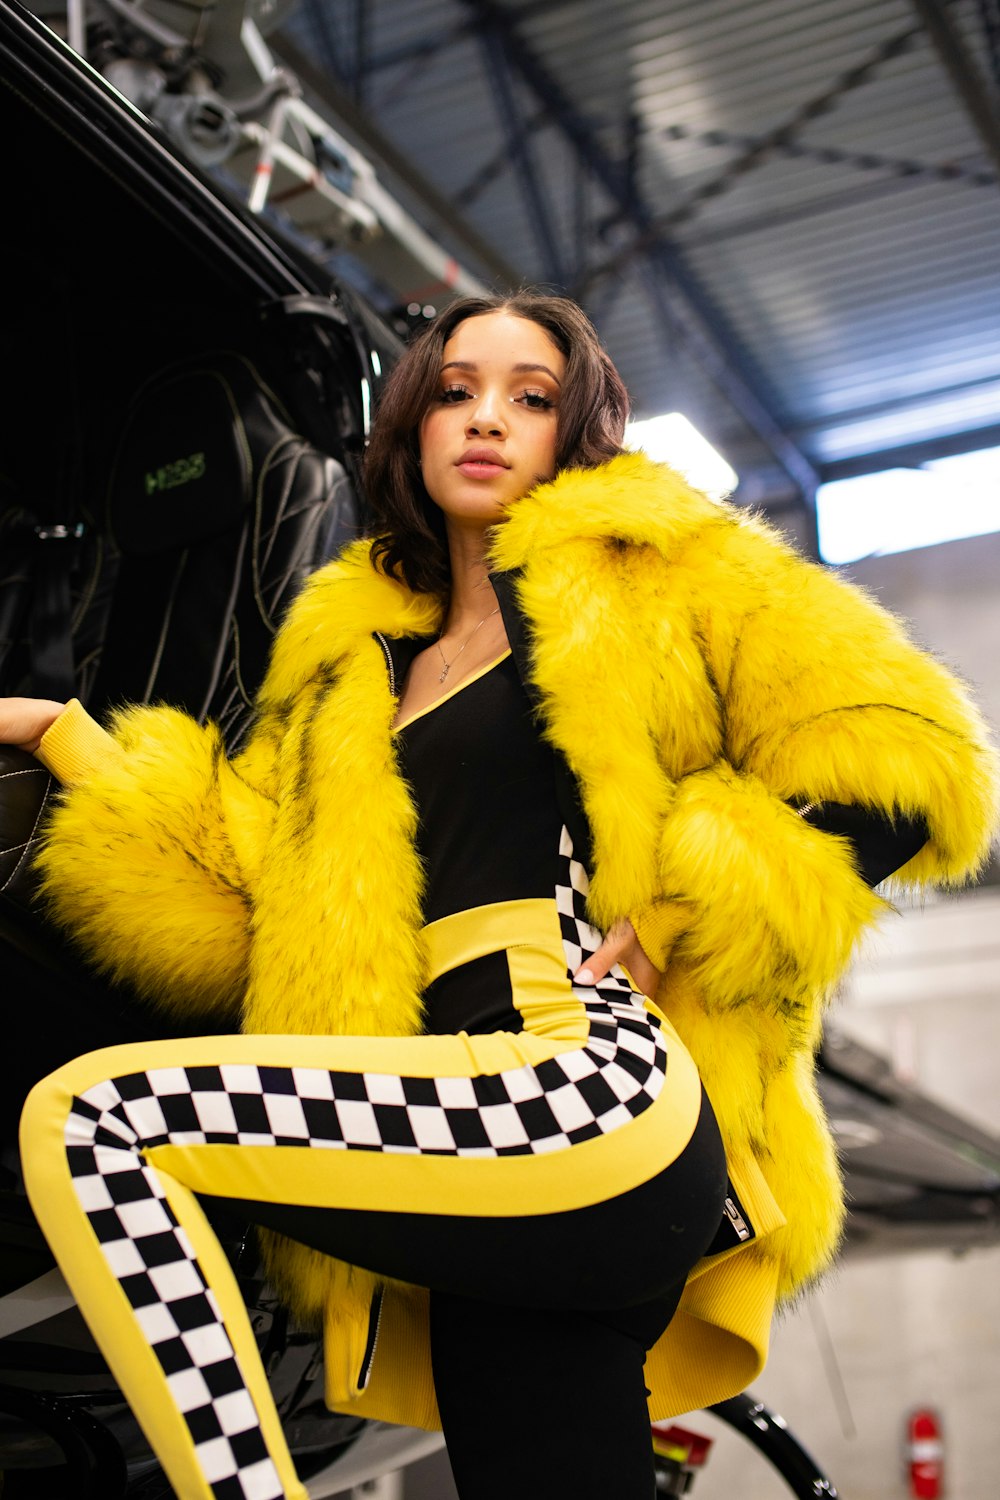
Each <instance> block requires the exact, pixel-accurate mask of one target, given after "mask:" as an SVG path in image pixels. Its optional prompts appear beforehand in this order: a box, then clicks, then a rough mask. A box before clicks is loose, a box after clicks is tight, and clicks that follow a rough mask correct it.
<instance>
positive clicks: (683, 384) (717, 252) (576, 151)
mask: <svg viewBox="0 0 1000 1500" xmlns="http://www.w3.org/2000/svg"><path fill="white" fill-rule="evenodd" d="M997 11H998V7H997V0H952V3H950V4H949V3H947V0H877V3H870V4H864V3H858V0H810V3H809V4H808V5H803V4H802V3H801V0H751V3H735V0H684V3H682V0H674V3H668V4H664V3H662V0H660V3H656V0H618V3H616V4H615V5H614V6H613V7H612V6H611V5H609V4H608V3H607V0H563V3H553V4H549V5H546V6H542V7H538V6H529V5H526V4H523V3H520V0H505V3H502V4H501V3H496V0H374V3H373V0H367V3H365V0H303V4H302V6H301V8H300V9H299V10H298V11H297V12H296V13H295V14H294V15H293V16H292V17H291V18H289V19H288V20H287V21H286V22H285V30H286V32H287V33H288V34H289V36H290V37H291V39H292V40H293V42H296V43H297V44H298V45H299V46H304V47H306V48H307V49H308V50H309V52H310V55H311V56H313V57H316V58H319V59H320V60H321V63H322V66H323V67H324V68H325V69H327V70H328V71H329V73H330V76H331V77H333V78H335V79H336V81H337V85H338V87H340V88H343V87H345V86H346V87H347V88H349V89H351V90H352V91H353V93H354V96H355V98H357V99H358V100H359V102H360V103H361V106H362V108H363V110H364V111H365V112H366V114H367V115H368V117H369V118H370V119H371V121H372V123H373V124H374V125H375V126H376V127H377V129H378V130H379V131H380V132H381V133H382V134H383V135H385V136H387V137H388V138H389V139H390V140H391V141H392V142H393V144H394V145H395V147H396V148H397V149H398V150H399V151H400V152H402V153H404V155H406V156H407V157H408V158H409V159H410V160H412V162H413V163H414V165H415V166H416V168H417V169H418V170H419V172H420V173H422V174H423V175H424V176H425V177H427V178H429V179H430V180H431V182H432V183H433V184H434V186H435V187H436V188H437V189H438V190H439V191H440V192H441V193H442V194H443V195H444V196H445V197H446V198H447V199H448V200H449V201H450V202H452V203H453V204H454V205H455V219H454V226H455V227H456V229H457V226H458V225H460V224H461V223H463V222H464V223H465V224H468V225H470V226H471V227H472V228H474V229H475V231H476V232H477V233H478V234H479V235H480V236H481V237H482V238H483V239H484V240H486V241H487V242H488V243H489V244H490V245H491V246H493V247H495V249H496V251H497V252H498V254H499V255H500V256H502V258H503V259H504V260H505V261H506V262H507V263H508V264H509V265H510V266H512V267H513V268H514V269H515V271H516V274H517V275H518V276H520V277H522V278H523V279H524V280H526V281H540V282H545V283H548V284H555V285H559V286H562V287H564V288H565V289H567V290H569V291H570V292H571V293H573V294H575V295H577V296H578V297H579V298H580V300H581V301H582V302H583V303H584V305H585V306H586V307H587V308H588V310H589V311H590V312H591V314H592V316H594V318H595V321H596V322H597V323H598V327H599V328H600V330H601V332H602V335H603V337H604V338H605V341H606V343H607V344H608V347H609V349H610V350H611V353H612V355H613V356H614V358H615V359H616V361H617V362H618V364H619V366H620V368H621V369H622V372H623V374H624V375H625V377H626V379H627V381H628V383H629V387H630V389H631V391H632V394H633V399H634V401H635V404H636V407H637V409H638V410H639V411H640V412H641V413H642V414H650V413H653V412H656V411H661V410H664V409H666V408H668V407H671V406H681V407H682V408H684V409H686V410H687V411H688V414H689V415H690V416H691V417H692V418H693V419H694V420H695V421H696V422H698V423H699V425H701V426H702V427H703V429H705V430H706V431H707V432H708V433H709V435H710V436H711V437H712V438H713V440H715V441H716V442H718V444H719V446H721V447H722V448H723V450H724V451H726V453H727V456H728V457H730V459H731V461H732V462H733V463H734V464H735V466H736V467H737V468H738V469H739V470H740V471H741V474H742V475H744V476H745V478H746V480H747V485H746V490H747V493H748V495H750V496H751V497H753V498H763V499H765V500H770V501H772V502H773V503H775V504H780V502H781V498H782V495H787V494H789V493H790V492H791V491H792V490H794V489H795V488H796V487H798V488H799V489H801V488H802V474H801V473H799V475H798V485H797V486H796V485H794V484H792V482H791V479H790V477H789V462H788V458H789V449H788V448H784V447H783V443H785V442H787V443H788V444H789V445H790V446H791V445H794V449H795V450H797V451H798V453H799V454H800V455H801V456H802V457H803V459H804V460H805V464H806V466H807V467H806V469H805V472H806V474H808V466H811V467H812V469H813V470H814V471H815V472H816V473H818V474H820V475H822V474H825V473H833V472H840V470H834V469H831V468H830V467H829V466H830V465H834V464H840V465H841V467H843V465H844V464H850V463H853V464H855V465H856V466H860V467H864V466H868V467H875V466H878V463H879V460H878V458H877V456H876V455H877V454H878V453H881V452H883V451H886V450H895V449H898V448H901V447H906V446H908V445H912V444H915V443H920V442H925V441H928V442H930V444H931V447H930V449H928V451H929V452H930V451H934V449H935V446H937V447H944V446H948V445H950V446H951V447H954V446H956V445H959V446H960V445H961V444H962V443H963V442H965V443H966V444H967V445H970V446H971V445H973V444H974V442H975V439H972V438H965V437H963V436H962V435H963V434H966V433H968V432H969V430H970V429H981V432H980V436H981V437H984V438H990V439H991V440H992V441H1000V437H998V436H997V434H996V429H997V427H998V426H1000V196H998V191H997V187H998V167H1000V118H998V113H997V105H998V101H1000V78H998V75H997V58H996V52H995V43H996V34H995V32H994V34H993V42H994V49H993V50H991V46H990V28H989V23H990V22H991V21H995V20H996V19H997ZM942 28H943V40H942V36H941V32H942ZM949 51H952V52H953V53H954V54H955V55H957V56H958V61H959V63H960V64H961V65H962V68H963V69H964V73H963V76H962V77H961V80H960V83H959V82H958V81H956V74H955V73H954V72H953V71H952V72H950V71H949V68H948V66H947V64H948V61H949V58H948V53H949ZM952 63H953V66H954V57H953V58H952ZM974 94H975V96H976V97H972V96H973V95H974ZM977 102H978V105H979V106H980V109H982V107H983V106H984V105H985V108H986V109H987V111H990V110H991V111H992V117H993V121H994V128H993V132H992V135H991V133H990V130H989V127H988V125H986V126H984V125H983V121H982V118H980V120H979V123H978V124H977V121H976V119H975V109H976V105H977ZM411 206H413V207H415V208H416V210H417V212H418V213H419V211H420V210H419V205H416V204H413V203H412V200H411ZM435 229H436V230H438V231H439V232H440V230H441V226H440V222H439V221H438V222H436V223H435ZM444 233H445V235H447V234H448V229H447V227H446V228H445V230H444ZM453 248H454V249H455V251H456V253H457V254H458V256H459V258H460V259H462V260H463V261H464V262H465V263H467V264H470V268H471V269H472V270H478V269H481V268H478V267H477V266H476V265H475V264H474V262H471V261H470V257H469V255H468V253H467V252H465V251H464V249H463V248H462V246H461V242H460V239H459V238H458V237H457V234H456V239H455V243H454V246H453ZM487 279H490V278H488V277H487ZM419 292H420V295H421V296H422V297H423V296H424V295H426V293H427V289H425V288H421V289H419ZM755 402H756V403H758V405H759V408H760V409H759V410H758V409H757V407H755V405H754V403H755ZM791 467H792V468H793V469H794V468H795V465H794V464H792V465H791ZM806 487H807V486H806Z"/></svg>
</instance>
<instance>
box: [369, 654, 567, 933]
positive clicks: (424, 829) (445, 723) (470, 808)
mask: <svg viewBox="0 0 1000 1500" xmlns="http://www.w3.org/2000/svg"><path fill="white" fill-rule="evenodd" d="M396 750H397V755H398V758H399V762H400V769H401V770H402V772H403V775H404V776H405V777H406V779H407V781H408V782H409V784H410V786H411V788H412V790H413V795H414V800H415V802H416V806H417V809H418V812H419V818H420V823H419V829H418V833H417V849H418V852H419V854H420V856H421V859H422V860H423V864H424V871H425V876H426V885H425V894H424V921H425V922H436V921H438V919H439V918H441V917H447V916H450V914H451V913H452V912H456V911H466V910H467V909H468V908H469V907H473V906H486V905H488V904H489V903H491V902H494V901H517V900H520V899H522V898H524V897H528V896H552V895H553V894H554V891H555V884H556V874H557V865H556V861H557V857H558V852H559V834H560V829H561V819H560V816H559V808H558V804H557V801H556V794H555V769H554V755H553V752H552V749H551V747H550V746H549V745H548V744H546V742H545V741H544V740H543V739H542V737H541V735H540V734H539V732H538V728H537V725H536V724H535V722H534V719H533V717H532V713H531V708H530V706H529V704H528V700H527V698H526V696H525V693H524V689H523V688H522V686H521V680H520V677H519V675H518V671H517V667H516V666H515V663H514V659H513V657H512V656H510V655H509V654H508V655H507V656H504V657H503V658H502V659H501V660H500V661H498V662H495V663H494V664H493V665H492V666H490V667H488V668H487V669H486V671H485V672H483V673H482V674H481V675H480V676H478V677H474V678H472V679H471V681H469V682H466V683H464V684H463V685H462V686H461V687H459V688H458V689H457V690H456V691H455V692H454V693H453V694H452V696H451V697H450V698H446V699H444V700H443V701H442V702H440V703H438V704H436V705H435V706H434V707H433V708H430V709H428V710H426V712H424V713H422V714H420V715H419V716H418V717H417V718H414V719H411V720H410V721H409V722H408V723H406V724H404V725H403V726H402V727H401V728H400V729H399V730H398V731H397V733H396Z"/></svg>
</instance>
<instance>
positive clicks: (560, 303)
mask: <svg viewBox="0 0 1000 1500" xmlns="http://www.w3.org/2000/svg"><path fill="white" fill-rule="evenodd" d="M492 312H507V313H512V314H513V315H514V316H515V317H518V318H526V319H527V320H528V321H529V322H531V323H537V324H538V325H539V327H540V328H544V329H545V331H546V333H547V334H548V335H549V337H550V338H551V340H552V342H553V343H554V344H555V345H556V347H557V348H558V349H559V350H561V352H562V353H563V355H564V356H565V358H566V379H565V381H564V383H563V391H562V396H561V398H560V401H559V411H558V419H557V427H556V469H557V470H560V469H566V468H582V469H592V468H594V467H595V466H596V465H597V464H601V463H604V462H605V461H606V460H607V459H609V458H614V457H616V456H617V455H618V454H619V453H620V452H621V451H622V439H623V437H624V433H625V423H626V421H627V420H628V414H629V399H628V393H627V391H626V389H625V386H624V384H623V382H622V379H621V376H620V375H619V374H618V371H617V370H616V369H615V367H614V365H613V364H612V363H611V360H610V359H609V358H608V356H607V354H606V353H605V352H604V350H603V349H602V347H601V343H600V340H599V339H598V337H597V333H596V331H595V329H594V326H593V324H592V323H591V321H590V319H589V318H588V317H587V315H586V313H584V312H583V311H582V310H581V309H580V308H579V307H578V306H577V305H576V303H575V302H570V301H569V299H568V298H566V297H550V296H546V295H544V294H542V293H539V292H530V291H519V292H513V293H511V294H510V295H507V296H496V297H463V298H461V299H460V300H459V301H457V302H452V303H451V305H450V306H449V307H446V308H445V310H444V312H442V313H441V314H440V316H439V317H437V318H436V319H435V320H434V322H433V323H431V325H430V326H429V327H428V328H427V329H425V330H424V332H423V333H421V334H420V335H419V337H418V338H417V339H415V340H414V342H413V343H412V344H411V345H410V347H409V348H408V349H407V350H406V352H405V353H404V354H403V355H402V356H401V358H400V360H399V362H398V364H397V365H396V366H395V368H394V369H393V371H392V374H391V375H390V376H389V379H388V381H387V382H386V386H385V390H384V392H383V394H382V399H381V401H380V402H379V408H378V412H377V413H376V416H375V421H374V424H373V427H372V434H371V439H370V441H369V444H368V451H367V453H366V455H365V462H364V483H365V492H366V495H367V498H368V504H369V506H370V509H371V514H372V525H371V531H372V534H373V535H374V537H375V542H374V545H373V547H372V562H373V564H374V565H375V566H376V567H379V568H382V569H384V571H385V572H387V573H390V574H391V575H392V576H393V577H394V578H398V579H400V581H401V582H403V583H405V584H406V585H407V586H408V587H409V588H411V589H414V590H416V591H418V592H420V593H431V594H440V595H445V594H447V592H448V590H449V588H450V586H451V573H450V569H449V562H448V547H447V541H446V538H445V528H444V518H443V516H442V515H441V512H440V510H439V509H438V507H437V506H436V505H435V504H434V502H433V501H432V500H431V498H430V496H429V495H428V493H427V491H426V490H425V488H424V484H423V480H422V478H421V474H420V450H419V427H420V423H421V421H422V419H423V417H424V414H425V412H426V411H427V409H428V407H429V406H430V404H431V402H432V400H433V399H434V393H435V391H436V390H437V386H438V380H439V378H440V373H441V363H442V357H443V352H444V346H445V344H446V343H447V342H448V340H449V339H450V338H451V335H452V334H453V333H454V331H455V329H456V328H457V327H458V325H459V323H463V322H464V321H465V320H466V319H467V318H478V317H482V316H483V314H485V313H492Z"/></svg>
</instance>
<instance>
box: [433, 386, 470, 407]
mask: <svg viewBox="0 0 1000 1500" xmlns="http://www.w3.org/2000/svg"><path fill="white" fill-rule="evenodd" d="M471 395H472V392H471V391H470V390H469V388H468V386H465V385H447V386H445V388H444V390H443V391H439V392H438V400H439V401H441V402H443V403H444V405H445V406H453V405H454V404H455V403H456V402H458V401H466V400H468V398H469V397H470V396H471Z"/></svg>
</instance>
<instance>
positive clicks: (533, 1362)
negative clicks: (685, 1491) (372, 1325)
mask: <svg viewBox="0 0 1000 1500" xmlns="http://www.w3.org/2000/svg"><path fill="white" fill-rule="evenodd" d="M680 1292H681V1288H680V1287H678V1288H676V1290H675V1291H674V1292H673V1293H672V1294H670V1295H668V1296H667V1297H665V1298H664V1299H663V1300H662V1301H661V1302H660V1303H659V1304H658V1305H657V1306H656V1307H650V1308H648V1309H647V1310H645V1316H644V1317H643V1318H641V1319H640V1318H633V1319H632V1320H631V1321H632V1322H633V1323H634V1324H635V1327H634V1328H633V1329H632V1331H630V1332H625V1331H624V1330H622V1329H621V1328H618V1327H615V1326H612V1325H611V1323H609V1322H604V1321H600V1320H598V1319H597V1318H595V1317H594V1315H593V1314H590V1313H586V1312H548V1311H535V1312H529V1311H527V1310H524V1309H519V1308H510V1307H498V1306H496V1305H495V1304H484V1303H479V1302H473V1301H469V1300H467V1299H464V1298H460V1297H452V1296H449V1295H448V1294H446V1293H437V1292H435V1293H433V1294H432V1296H431V1355H432V1359H433V1365H434V1384H435V1388H436V1390H437V1395H438V1405H439V1407H440V1410H441V1420H442V1423H443V1426H444V1434H445V1438H446V1440H447V1443H448V1456H449V1458H450V1460H451V1466H452V1471H453V1473H454V1475H455V1483H456V1485H457V1488H458V1493H459V1495H460V1496H461V1500H511V1497H512V1496H525V1497H528V1496H535V1495H544V1496H545V1500H653V1495H654V1484H655V1478H654V1471H653V1448H652V1444H651V1442H650V1436H649V1414H648V1410H647V1406H646V1387H645V1384H644V1383H643V1362H644V1360H645V1353H646V1348H647V1340H648V1344H649V1345H651V1344H652V1343H653V1342H655V1339H656V1338H657V1337H658V1336H659V1333H660V1332H662V1330H663V1328H665V1327H666V1325H667V1323H668V1322H669V1321H670V1317H671V1315H672V1313H673V1310H674V1307H675V1306H676V1303H677V1301H678V1299H679V1297H680ZM630 1311H632V1310H630ZM643 1325H645V1326H643Z"/></svg>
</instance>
